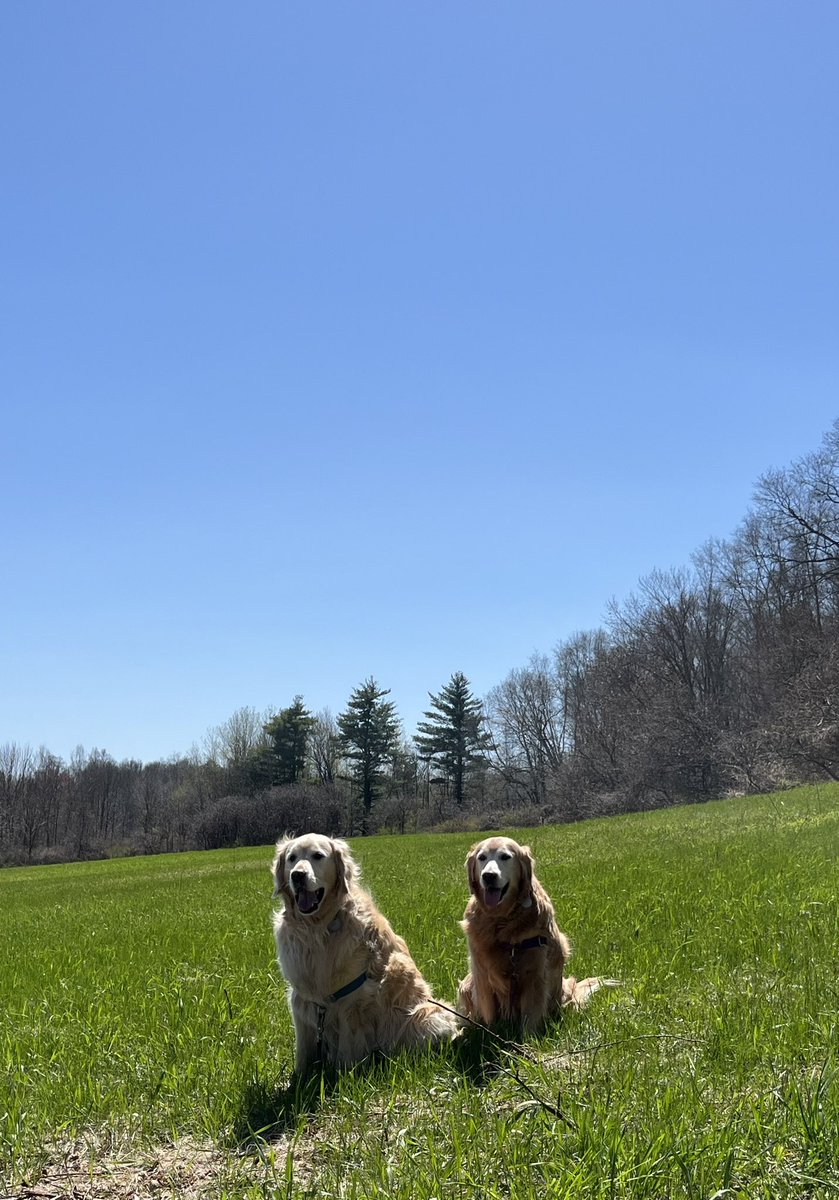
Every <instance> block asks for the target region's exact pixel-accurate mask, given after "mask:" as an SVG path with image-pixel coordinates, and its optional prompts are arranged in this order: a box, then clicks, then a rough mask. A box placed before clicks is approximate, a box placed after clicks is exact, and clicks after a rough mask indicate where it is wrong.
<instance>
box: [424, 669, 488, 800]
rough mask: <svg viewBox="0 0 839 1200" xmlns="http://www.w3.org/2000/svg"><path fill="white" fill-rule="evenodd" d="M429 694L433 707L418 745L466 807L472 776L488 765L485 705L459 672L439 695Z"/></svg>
mask: <svg viewBox="0 0 839 1200" xmlns="http://www.w3.org/2000/svg"><path fill="white" fill-rule="evenodd" d="M428 695H429V699H430V700H431V708H430V709H429V710H428V711H427V712H425V713H424V714H423V715H424V716H425V717H426V720H425V721H420V723H419V725H418V726H417V735H416V737H415V738H414V742H415V743H416V747H417V750H418V752H419V754H420V757H421V758H427V759H430V760H431V761H432V762H434V763H435V764H436V765H437V767H438V770H439V771H440V773H441V776H442V777H443V778H444V779H445V780H446V782H447V783H448V784H449V786H450V787H451V791H452V795H453V796H454V800H455V803H456V804H457V806H458V807H459V808H462V807H463V801H464V799H465V795H466V787H467V784H468V781H469V776H470V774H472V773H473V772H474V771H475V770H476V769H478V768H479V767H480V766H481V765H482V764H483V763H484V762H485V757H484V751H485V750H486V749H487V748H488V746H489V740H490V739H489V736H488V734H487V732H486V730H485V729H484V724H483V720H484V717H483V706H482V704H481V701H480V700H478V699H477V697H475V696H473V695H472V693H471V691H470V689H469V680H468V679H467V678H466V676H465V675H464V674H463V672H462V671H455V673H454V674H453V675H452V677H451V679H450V680H449V682H448V683H447V684H445V686H444V687H442V688H441V689H440V691H439V692H438V693H437V695H436V696H435V695H432V693H431V692H429V693H428Z"/></svg>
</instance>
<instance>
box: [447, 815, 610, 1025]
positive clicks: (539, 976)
mask: <svg viewBox="0 0 839 1200" xmlns="http://www.w3.org/2000/svg"><path fill="white" fill-rule="evenodd" d="M466 871H467V874H468V877H469V888H470V891H471V892H472V896H471V899H470V900H469V902H468V904H467V905H466V912H465V914H464V919H463V921H462V922H461V924H462V926H463V928H464V929H465V931H466V939H467V941H468V943H469V960H470V966H471V968H472V969H471V971H470V973H469V974H468V975H467V976H466V978H465V979H463V980H462V981H461V984H460V994H459V1003H460V1010H461V1012H463V1013H465V1014H466V1016H468V1017H471V1018H473V1019H476V1020H479V1021H482V1022H483V1023H484V1024H485V1025H493V1024H495V1023H496V1022H498V1021H509V1022H514V1023H516V1024H518V1025H519V1026H520V1028H521V1029H522V1030H523V1031H527V1030H530V1029H535V1028H537V1027H538V1026H540V1025H541V1024H542V1023H543V1022H544V1021H545V1020H546V1019H547V1018H548V1017H549V1016H551V1014H553V1013H557V1012H559V1010H560V1009H561V1008H564V1007H566V1006H567V1005H573V1006H574V1007H575V1008H581V1007H582V1006H583V1005H584V1004H585V1003H586V1001H587V1000H588V999H589V997H590V996H592V995H593V994H594V992H596V991H597V990H598V988H601V987H612V986H615V985H616V981H615V980H613V979H601V978H592V979H581V980H577V979H575V978H574V977H573V976H565V975H564V970H565V964H566V962H567V961H568V959H569V957H570V955H571V945H570V943H569V941H568V938H567V937H566V936H565V934H564V933H563V932H562V930H561V929H560V928H559V926H558V925H557V923H556V917H555V916H554V908H553V905H552V904H551V901H550V897H549V896H548V893H547V892H546V891H545V889H544V888H543V887H542V885H541V883H540V882H539V880H538V879H537V878H536V876H535V874H534V873H533V855H532V854H531V851H530V847H529V846H520V845H519V844H518V842H514V841H513V839H512V838H506V837H491V838H487V839H486V840H485V841H483V842H478V843H477V845H475V846H473V847H472V849H471V850H470V851H469V855H468V857H467V859H466Z"/></svg>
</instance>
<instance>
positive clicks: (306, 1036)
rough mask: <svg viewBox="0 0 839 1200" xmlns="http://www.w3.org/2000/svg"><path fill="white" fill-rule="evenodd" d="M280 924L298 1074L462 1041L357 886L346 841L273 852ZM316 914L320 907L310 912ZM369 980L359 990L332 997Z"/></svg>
mask: <svg viewBox="0 0 839 1200" xmlns="http://www.w3.org/2000/svg"><path fill="white" fill-rule="evenodd" d="M272 871H273V875H274V883H275V890H274V895H275V896H276V895H281V896H282V897H283V901H284V905H285V906H284V908H283V909H282V911H281V912H278V913H276V914H275V917H274V936H275V939H276V943H277V956H278V959H279V963H280V967H281V969H282V972H283V975H284V976H285V978H286V980H287V981H288V985H289V990H288V1000H289V1006H290V1008H291V1015H292V1018H293V1020H294V1034H295V1058H294V1065H295V1070H296V1071H298V1072H300V1073H303V1072H305V1071H307V1070H309V1069H310V1068H311V1067H312V1066H313V1065H314V1064H315V1062H316V1061H317V1060H318V1019H319V1013H322V1018H323V1034H322V1045H321V1047H320V1058H321V1061H323V1062H329V1063H334V1064H336V1065H338V1066H347V1065H349V1064H351V1063H355V1062H359V1061H360V1060H361V1059H363V1058H366V1057H367V1056H368V1055H369V1054H371V1053H373V1052H374V1051H385V1052H387V1051H391V1050H394V1049H396V1048H397V1047H400V1046H410V1045H416V1044H418V1043H421V1042H424V1041H440V1040H444V1039H446V1038H451V1037H453V1036H454V1035H455V1034H456V1033H457V1032H458V1020H457V1018H456V1017H455V1016H454V1015H453V1014H452V1013H450V1012H448V1011H446V1010H445V1009H442V1008H439V1007H438V1006H437V1005H436V1004H435V1003H434V1002H433V1000H432V996H431V990H430V988H429V986H428V984H427V983H426V981H425V980H424V979H423V977H422V975H421V974H420V972H419V969H418V968H417V965H416V963H415V962H414V960H413V959H412V958H411V955H410V952H409V950H408V947H407V946H406V944H405V942H404V941H403V940H402V938H401V937H399V936H398V935H397V934H395V933H394V932H393V929H391V927H390V924H389V923H388V921H387V920H386V919H385V917H383V916H382V914H381V913H380V912H379V911H378V909H377V908H376V905H375V903H374V901H373V898H372V896H370V894H369V893H368V892H366V891H365V890H364V888H362V887H361V884H360V882H359V869H358V865H357V863H356V862H355V861H354V859H353V858H352V855H351V853H350V848H349V846H348V845H347V843H346V842H343V841H338V840H336V839H333V838H327V837H322V836H320V835H319V834H312V833H310V834H305V835H304V836H303V837H299V838H295V839H292V838H287V839H285V840H284V841H280V842H278V843H277V852H276V856H275V858H274V863H273V867H272ZM313 906H314V907H313ZM365 971H366V972H367V980H366V982H365V983H363V984H362V985H361V986H360V987H358V988H357V989H356V990H355V991H353V992H351V993H350V994H349V995H347V996H343V997H341V998H340V999H337V1000H333V1001H330V1000H329V997H330V996H332V995H334V993H335V992H337V991H339V990H340V989H341V988H343V987H344V986H346V985H347V984H349V983H351V982H352V981H354V980H355V979H357V978H358V977H359V976H360V975H361V974H362V972H365Z"/></svg>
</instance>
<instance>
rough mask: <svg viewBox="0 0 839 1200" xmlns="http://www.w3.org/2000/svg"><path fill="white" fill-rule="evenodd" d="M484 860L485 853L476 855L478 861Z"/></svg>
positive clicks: (485, 857)
mask: <svg viewBox="0 0 839 1200" xmlns="http://www.w3.org/2000/svg"><path fill="white" fill-rule="evenodd" d="M486 860H487V856H486V855H485V854H479V855H478V862H486Z"/></svg>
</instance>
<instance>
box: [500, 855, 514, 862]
mask: <svg viewBox="0 0 839 1200" xmlns="http://www.w3.org/2000/svg"><path fill="white" fill-rule="evenodd" d="M498 857H499V858H500V859H501V861H502V862H509V861H510V859H511V858H512V857H513V856H512V854H499V855H498Z"/></svg>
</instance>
